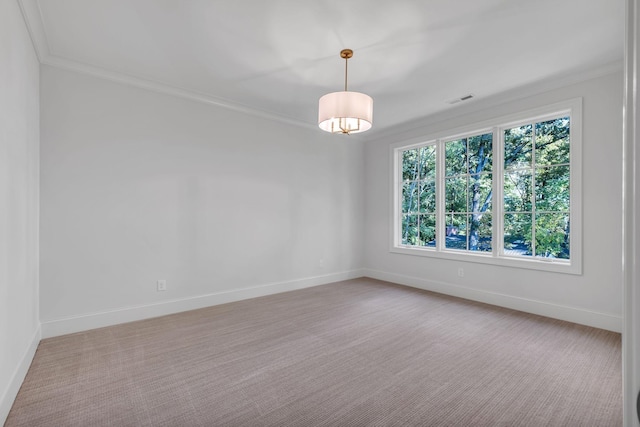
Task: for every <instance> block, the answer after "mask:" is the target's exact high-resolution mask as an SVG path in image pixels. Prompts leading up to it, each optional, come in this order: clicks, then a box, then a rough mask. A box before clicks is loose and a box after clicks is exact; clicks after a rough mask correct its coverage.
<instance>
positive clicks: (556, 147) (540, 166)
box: [391, 99, 581, 274]
mask: <svg viewBox="0 0 640 427" xmlns="http://www.w3.org/2000/svg"><path fill="white" fill-rule="evenodd" d="M475 128H476V129H477V130H473V128H470V129H471V130H468V131H467V130H462V131H460V130H458V131H452V132H449V133H444V134H442V135H438V136H436V137H433V138H426V140H427V142H421V143H417V144H412V145H400V144H398V145H396V146H394V147H392V149H393V152H392V154H393V159H394V172H393V173H394V180H393V182H394V183H395V184H394V191H393V203H394V215H393V224H392V228H393V233H392V240H393V242H392V245H391V250H392V251H394V252H400V253H409V254H414V255H424V256H433V257H440V258H449V259H460V260H465V261H475V262H483V263H494V264H499V265H510V266H519V267H526V268H534V269H542V270H550V271H558V272H567V273H574V274H579V273H580V272H581V261H580V260H581V251H580V242H581V235H580V232H581V209H580V200H579V195H580V184H581V183H580V173H581V165H580V151H581V100H580V99H578V100H573V101H570V102H567V103H563V104H557V105H554V106H550V107H549V108H545V109H539V110H536V111H530V112H527V113H523V114H519V115H514V116H510V117H507V118H503V119H498V120H495V121H493V122H492V123H482V124H479V125H478V126H475Z"/></svg>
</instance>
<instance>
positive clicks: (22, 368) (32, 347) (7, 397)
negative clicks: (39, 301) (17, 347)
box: [0, 327, 42, 425]
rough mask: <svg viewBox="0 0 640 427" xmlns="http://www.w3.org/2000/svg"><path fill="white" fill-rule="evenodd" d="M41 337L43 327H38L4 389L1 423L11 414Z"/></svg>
mask: <svg viewBox="0 0 640 427" xmlns="http://www.w3.org/2000/svg"><path fill="white" fill-rule="evenodd" d="M41 338H42V333H41V328H40V327H38V329H36V332H35V333H34V334H33V337H32V338H31V342H30V343H29V347H28V348H27V349H26V350H25V352H24V354H23V356H22V359H21V360H20V364H19V365H18V366H17V367H16V369H15V371H14V373H13V376H12V377H11V381H10V382H9V385H8V387H7V389H6V390H5V391H4V394H3V395H2V397H1V398H0V425H4V423H5V421H6V420H7V416H8V415H9V411H10V410H11V406H12V405H13V402H14V401H15V400H16V396H17V395H18V391H20V387H21V386H22V382H23V381H24V377H26V376H27V371H28V370H29V367H30V366H31V362H32V361H33V357H34V356H35V354H36V350H37V349H38V344H40V339H41Z"/></svg>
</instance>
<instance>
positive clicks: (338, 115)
mask: <svg viewBox="0 0 640 427" xmlns="http://www.w3.org/2000/svg"><path fill="white" fill-rule="evenodd" d="M352 56H353V51H352V50H351V49H343V50H342V51H341V52H340V57H341V58H343V59H344V91H342V92H332V93H328V94H326V95H324V96H323V97H322V98H320V102H319V106H318V107H319V108H318V126H320V129H322V130H324V131H327V132H331V133H342V134H346V135H348V134H351V133H359V132H364V131H366V130H369V129H371V124H372V122H373V99H372V98H371V97H370V96H369V95H365V94H364V93H360V92H349V91H348V90H347V70H348V68H347V67H348V62H349V58H351V57H352Z"/></svg>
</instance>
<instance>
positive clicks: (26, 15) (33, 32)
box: [17, 0, 318, 131]
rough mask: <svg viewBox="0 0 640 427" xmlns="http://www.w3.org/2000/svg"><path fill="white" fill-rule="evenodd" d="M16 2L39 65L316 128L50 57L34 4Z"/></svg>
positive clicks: (28, 0)
mask: <svg viewBox="0 0 640 427" xmlns="http://www.w3.org/2000/svg"><path fill="white" fill-rule="evenodd" d="M17 2H18V5H19V7H20V11H21V12H22V17H23V19H24V22H25V25H26V26H27V30H28V32H29V36H30V37H31V42H32V44H33V47H34V50H35V52H36V55H37V57H38V60H39V61H40V63H41V64H44V65H49V66H52V67H56V68H61V69H65V70H68V71H74V72H77V73H81V74H86V75H90V76H93V77H98V78H101V79H105V80H110V81H113V82H117V83H121V84H125V85H129V86H134V87H138V88H142V89H146V90H150V91H153V92H157V93H161V94H165V95H171V96H176V97H179V98H184V99H189V100H191V101H196V102H200V103H204V104H208V105H214V106H217V107H222V108H225V109H228V110H232V111H236V112H240V113H244V114H248V115H251V116H254V117H260V118H263V119H267V120H271V121H275V122H280V123H285V124H288V125H293V126H297V127H302V128H304V129H308V130H311V129H312V130H314V131H315V130H318V127H317V125H316V124H315V123H307V122H302V121H300V120H298V119H294V118H292V117H288V116H283V115H280V114H275V113H271V112H268V111H264V110H260V109H257V108H253V107H249V106H247V105H243V104H240V103H236V102H233V101H229V100H227V99H223V98H219V97H216V96H213V95H210V94H207V93H203V92H197V91H192V90H188V89H184V88H181V87H177V86H174V85H171V84H168V83H164V82H160V81H154V80H151V79H146V78H142V77H137V76H132V75H127V74H124V73H119V72H115V71H110V70H107V69H105V68H102V67H96V66H93V65H89V64H83V63H81V62H78V61H73V60H70V59H66V58H62V57H60V56H57V55H54V54H52V53H51V50H50V48H49V44H48V42H47V34H46V31H45V29H44V24H43V20H42V13H41V11H40V6H39V5H38V1H37V0H17Z"/></svg>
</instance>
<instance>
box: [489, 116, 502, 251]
mask: <svg viewBox="0 0 640 427" xmlns="http://www.w3.org/2000/svg"><path fill="white" fill-rule="evenodd" d="M493 140H494V144H493V159H494V161H493V182H492V183H491V185H492V191H493V194H494V196H495V197H494V198H493V204H492V206H493V209H492V214H493V227H492V231H491V232H492V235H491V238H492V240H493V248H492V249H493V250H492V255H493V256H494V257H498V256H500V255H503V254H504V212H503V210H504V190H503V188H502V186H503V181H504V132H501V129H500V128H497V127H494V128H493Z"/></svg>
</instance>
